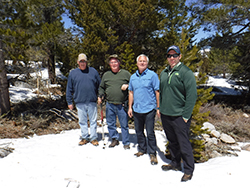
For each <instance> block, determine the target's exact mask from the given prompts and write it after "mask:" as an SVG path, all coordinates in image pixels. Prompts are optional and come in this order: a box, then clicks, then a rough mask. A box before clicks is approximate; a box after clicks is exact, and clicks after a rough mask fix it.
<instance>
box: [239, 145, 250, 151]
mask: <svg viewBox="0 0 250 188" xmlns="http://www.w3.org/2000/svg"><path fill="white" fill-rule="evenodd" d="M241 149H243V150H246V151H250V144H247V145H244V146H242V147H241Z"/></svg>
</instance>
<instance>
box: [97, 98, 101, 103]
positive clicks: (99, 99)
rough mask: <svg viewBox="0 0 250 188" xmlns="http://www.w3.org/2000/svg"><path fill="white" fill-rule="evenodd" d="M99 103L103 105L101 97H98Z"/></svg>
mask: <svg viewBox="0 0 250 188" xmlns="http://www.w3.org/2000/svg"><path fill="white" fill-rule="evenodd" d="M97 103H98V105H100V104H102V99H101V97H98V101H97Z"/></svg>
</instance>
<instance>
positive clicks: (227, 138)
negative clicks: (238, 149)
mask: <svg viewBox="0 0 250 188" xmlns="http://www.w3.org/2000/svg"><path fill="white" fill-rule="evenodd" d="M220 140H221V141H222V142H224V143H227V144H234V143H235V140H234V139H233V138H232V137H231V136H229V135H227V134H225V133H222V134H221V136H220Z"/></svg>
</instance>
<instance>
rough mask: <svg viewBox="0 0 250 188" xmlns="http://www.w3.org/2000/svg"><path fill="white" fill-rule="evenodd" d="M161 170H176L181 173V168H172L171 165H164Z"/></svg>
mask: <svg viewBox="0 0 250 188" xmlns="http://www.w3.org/2000/svg"><path fill="white" fill-rule="evenodd" d="M161 169H162V170H164V171H168V170H176V171H181V166H177V167H175V166H172V165H171V164H168V165H162V166H161Z"/></svg>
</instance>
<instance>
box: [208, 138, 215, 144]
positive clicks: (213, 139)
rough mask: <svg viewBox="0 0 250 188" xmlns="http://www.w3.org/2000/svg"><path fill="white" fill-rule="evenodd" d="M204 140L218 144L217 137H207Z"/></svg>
mask: <svg viewBox="0 0 250 188" xmlns="http://www.w3.org/2000/svg"><path fill="white" fill-rule="evenodd" d="M206 142H207V143H208V144H215V145H217V144H218V141H217V138H207V139H206Z"/></svg>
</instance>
